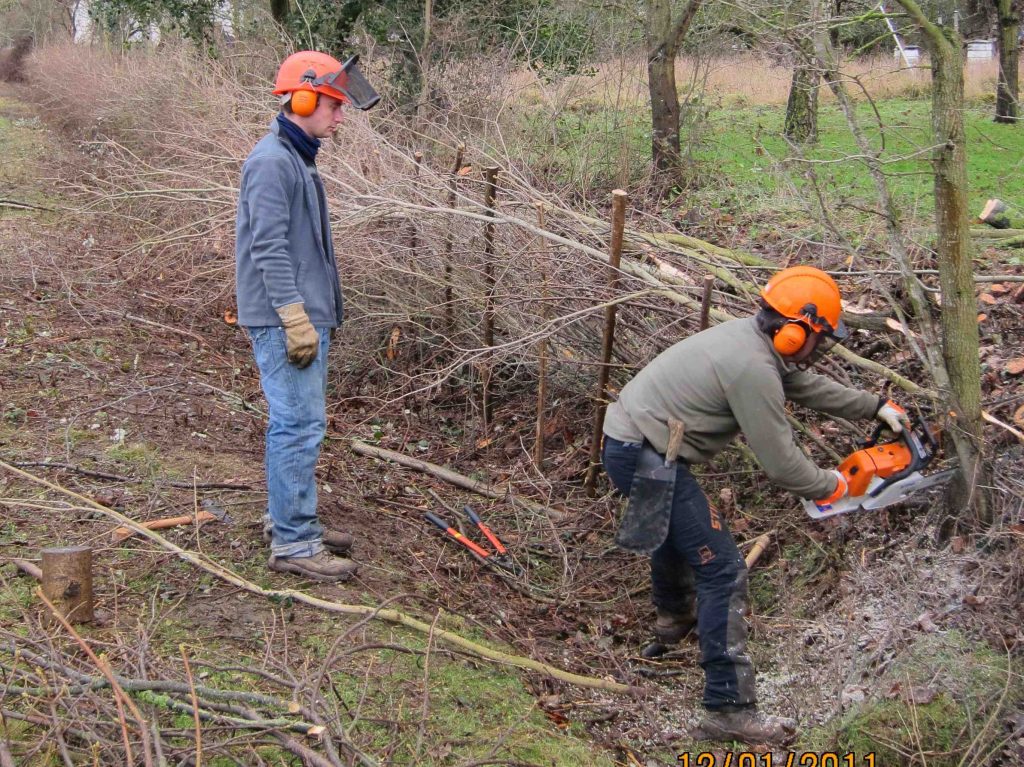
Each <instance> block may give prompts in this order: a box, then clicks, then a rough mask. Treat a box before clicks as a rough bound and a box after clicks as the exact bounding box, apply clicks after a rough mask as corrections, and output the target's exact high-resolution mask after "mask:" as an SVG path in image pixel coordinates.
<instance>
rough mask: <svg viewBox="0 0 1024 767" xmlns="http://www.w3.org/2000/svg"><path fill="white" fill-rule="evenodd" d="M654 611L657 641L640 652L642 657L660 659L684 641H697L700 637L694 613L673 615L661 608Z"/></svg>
mask: <svg viewBox="0 0 1024 767" xmlns="http://www.w3.org/2000/svg"><path fill="white" fill-rule="evenodd" d="M654 611H655V616H656V617H655V620H654V637H655V640H654V641H653V642H651V643H650V644H649V645H647V646H646V647H645V648H644V649H643V650H641V651H640V655H641V657H644V658H659V657H661V656H662V655H664V654H665V653H667V652H671V651H672V650H673V649H675V645H677V644H679V642H681V641H682V640H683V639H686V638H687V637H689V638H691V639H696V638H697V636H698V635H699V633H700V632H698V630H697V616H696V615H694V614H693V613H692V612H688V613H673V612H669V611H668V610H663V609H662V608H660V607H655V608H654Z"/></svg>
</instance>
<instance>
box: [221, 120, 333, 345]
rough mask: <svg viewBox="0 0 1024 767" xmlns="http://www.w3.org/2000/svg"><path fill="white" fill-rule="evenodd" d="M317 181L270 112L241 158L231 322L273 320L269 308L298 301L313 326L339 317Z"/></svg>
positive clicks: (249, 323) (273, 322)
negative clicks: (266, 129) (234, 318)
mask: <svg viewBox="0 0 1024 767" xmlns="http://www.w3.org/2000/svg"><path fill="white" fill-rule="evenodd" d="M320 183H321V182H320V179H319V177H318V176H317V175H316V168H315V166H312V165H307V164H306V162H305V161H304V160H303V159H302V157H301V156H300V155H299V153H298V152H297V151H296V150H295V147H293V146H292V145H291V143H290V142H289V141H288V139H287V137H285V136H283V135H281V133H280V129H279V127H278V125H277V120H276V119H275V120H274V121H273V122H272V123H271V126H270V133H268V134H267V135H266V136H264V137H263V139H262V140H260V142H259V143H258V144H256V146H255V147H254V148H253V150H252V152H250V153H249V157H248V159H246V161H245V164H244V165H243V166H242V184H241V188H240V189H239V193H238V218H237V221H236V226H235V292H236V296H237V299H238V324H239V325H243V326H248V327H258V326H265V325H275V326H279V325H280V324H281V320H280V318H279V317H278V316H277V312H276V311H274V310H275V309H277V308H278V307H280V306H284V305H286V304H294V303H297V302H299V301H301V302H302V303H303V304H304V305H305V310H306V314H307V315H308V316H309V320H310V322H312V323H313V324H314V325H315V326H317V327H327V328H334V327H337V326H338V325H340V324H341V321H342V316H343V307H342V297H341V282H340V279H339V277H338V266H337V263H336V261H335V258H334V245H333V244H332V241H331V232H330V224H329V220H328V218H327V215H326V211H323V213H321V210H320V202H319V197H318V194H317V185H318V184H320Z"/></svg>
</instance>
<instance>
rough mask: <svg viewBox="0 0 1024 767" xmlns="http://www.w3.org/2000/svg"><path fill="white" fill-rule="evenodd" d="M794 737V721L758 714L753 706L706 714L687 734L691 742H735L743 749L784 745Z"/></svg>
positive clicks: (795, 733) (795, 731)
mask: <svg viewBox="0 0 1024 767" xmlns="http://www.w3.org/2000/svg"><path fill="white" fill-rule="evenodd" d="M796 736H797V729H796V720H795V719H789V718H787V717H782V716H769V715H768V714H762V713H761V712H760V711H758V710H757V709H756V708H754V707H753V706H751V707H749V708H741V709H740V710H738V711H708V712H707V713H706V714H705V715H704V718H703V719H702V720H701V721H700V724H698V725H697V726H696V727H694V728H693V729H692V730H690V737H691V738H693V739H694V740H715V741H722V742H729V741H738V742H740V743H745V744H747V745H786V744H787V743H790V742H792V741H793V740H794V739H795V738H796Z"/></svg>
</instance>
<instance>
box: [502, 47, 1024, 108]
mask: <svg viewBox="0 0 1024 767" xmlns="http://www.w3.org/2000/svg"><path fill="white" fill-rule="evenodd" d="M646 66H647V65H646V61H645V60H644V59H642V58H639V57H635V56H628V57H627V56H623V57H619V58H617V59H615V60H613V61H609V62H606V63H604V64H600V65H598V66H596V67H595V72H594V74H592V75H578V76H574V77H567V78H565V79H564V80H561V81H560V82H558V83H557V84H555V85H544V84H542V83H540V82H539V81H538V80H537V78H536V77H534V76H533V75H532V74H531V73H530V72H523V73H520V74H519V75H518V77H517V81H518V83H519V84H520V85H521V86H522V87H524V88H525V87H527V86H529V87H530V88H531V89H538V90H541V91H544V92H546V93H548V94H550V96H551V97H553V98H555V99H574V98H580V99H582V100H584V101H593V102H594V103H598V104H600V105H602V106H605V107H609V108H614V107H619V108H624V107H631V106H632V107H643V108H644V109H646V107H647V102H648V98H649V96H648V93H647V69H646ZM928 66H929V65H928V61H927V59H922V60H921V62H920V63H919V64H918V65H917V66H914V67H909V68H908V67H906V66H904V65H903V64H902V62H897V61H896V60H895V59H893V58H891V57H889V56H876V57H870V58H859V59H852V60H847V61H843V62H842V65H841V70H842V73H843V74H844V75H845V76H846V77H848V78H851V79H856V80H857V81H859V82H860V83H862V84H863V86H864V87H865V89H866V90H867V91H868V92H869V93H871V95H872V96H873V97H874V98H879V99H889V98H916V97H920V96H927V95H928V87H929V83H930V81H931V74H930V71H929V68H928ZM1022 68H1024V65H1022ZM997 72H998V62H996V61H985V62H970V63H969V64H967V66H966V69H965V73H964V74H965V80H964V95H965V97H966V98H967V100H968V101H972V100H976V99H982V100H988V101H992V100H993V99H994V94H995V83H996V73H997ZM792 74H793V70H792V66H791V65H790V64H789V63H788V62H786V63H783V62H774V61H772V60H771V59H769V58H768V57H766V56H763V55H758V54H742V55H736V56H723V57H714V58H711V57H709V58H707V59H692V58H680V59H679V60H678V61H677V62H676V84H677V85H678V86H679V89H680V91H681V92H686V91H689V90H691V89H692V88H695V87H697V86H703V87H704V89H705V92H706V94H707V96H708V97H709V98H712V99H715V98H720V99H723V100H725V101H727V102H731V103H734V104H736V105H739V106H743V105H746V104H785V103H786V99H787V98H788V97H789V84H790V79H791V77H792ZM851 90H854V89H853V88H851ZM822 96H823V100H825V101H829V100H831V99H832V96H831V94H828V93H825V92H824V91H823V92H822Z"/></svg>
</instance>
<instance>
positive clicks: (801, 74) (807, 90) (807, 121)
mask: <svg viewBox="0 0 1024 767" xmlns="http://www.w3.org/2000/svg"><path fill="white" fill-rule="evenodd" d="M819 80H820V77H819V73H818V70H817V68H816V67H814V66H813V65H810V64H807V63H806V62H804V61H798V62H797V63H796V64H795V65H794V66H793V81H792V83H791V84H790V86H789V101H788V102H786V126H785V128H784V133H785V134H786V138H788V139H790V140H791V141H796V142H799V143H801V144H813V143H814V142H816V141H817V140H818V81H819Z"/></svg>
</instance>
